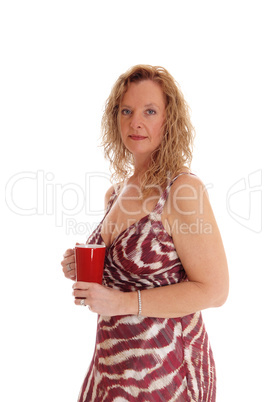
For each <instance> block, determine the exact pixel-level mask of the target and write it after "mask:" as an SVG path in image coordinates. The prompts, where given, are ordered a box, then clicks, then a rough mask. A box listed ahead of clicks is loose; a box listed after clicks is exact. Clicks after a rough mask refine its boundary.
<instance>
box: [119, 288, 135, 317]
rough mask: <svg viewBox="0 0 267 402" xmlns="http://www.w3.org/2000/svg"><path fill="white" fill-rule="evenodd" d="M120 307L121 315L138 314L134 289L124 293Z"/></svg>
mask: <svg viewBox="0 0 267 402" xmlns="http://www.w3.org/2000/svg"><path fill="white" fill-rule="evenodd" d="M121 309H122V310H123V313H122V315H128V314H130V315H138V312H139V302H138V293H137V292H136V291H134V292H125V293H124V300H122V303H121Z"/></svg>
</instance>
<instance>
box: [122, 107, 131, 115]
mask: <svg viewBox="0 0 267 402" xmlns="http://www.w3.org/2000/svg"><path fill="white" fill-rule="evenodd" d="M121 114H122V115H123V116H129V114H131V110H130V109H122V111H121Z"/></svg>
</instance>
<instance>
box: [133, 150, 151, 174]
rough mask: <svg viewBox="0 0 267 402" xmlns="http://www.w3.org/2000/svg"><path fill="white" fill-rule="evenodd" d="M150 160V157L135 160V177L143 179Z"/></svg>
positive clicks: (145, 156)
mask: <svg viewBox="0 0 267 402" xmlns="http://www.w3.org/2000/svg"><path fill="white" fill-rule="evenodd" d="M150 160H151V159H150V155H149V156H147V155H144V156H142V157H138V158H134V176H136V177H141V176H142V175H143V174H144V173H145V172H146V171H147V169H148V167H149V163H150Z"/></svg>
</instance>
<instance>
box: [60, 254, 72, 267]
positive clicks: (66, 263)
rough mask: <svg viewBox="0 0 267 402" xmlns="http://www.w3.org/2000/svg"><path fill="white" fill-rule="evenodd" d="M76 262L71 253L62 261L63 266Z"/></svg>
mask: <svg viewBox="0 0 267 402" xmlns="http://www.w3.org/2000/svg"><path fill="white" fill-rule="evenodd" d="M72 262H74V263H75V257H74V255H71V256H69V257H65V258H64V260H63V261H61V265H62V267H63V266H67V265H68V264H70V263H72Z"/></svg>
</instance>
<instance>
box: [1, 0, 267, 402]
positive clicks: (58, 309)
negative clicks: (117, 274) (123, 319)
mask: <svg viewBox="0 0 267 402" xmlns="http://www.w3.org/2000/svg"><path fill="white" fill-rule="evenodd" d="M0 36H1V48H0V55H1V63H0V68H1V77H0V79H1V88H0V96H1V122H0V124H1V127H0V128H1V138H2V141H1V142H2V146H1V158H0V160H1V229H2V230H1V245H2V248H1V279H2V280H1V292H0V296H1V300H0V306H1V351H0V352H1V366H2V368H3V369H2V370H1V373H2V374H1V384H2V385H1V390H0V399H1V401H4V402H13V401H17V400H25V401H27V402H36V401H38V402H47V401H50V402H58V401H64V402H73V401H75V400H76V399H77V395H78V392H79V388H80V386H81V383H82V381H83V378H84V375H85V372H86V370H87V367H88V365H89V362H90V357H91V355H92V352H93V347H94V340H95V323H96V316H95V315H94V314H92V313H89V311H88V310H87V309H83V308H79V307H76V306H75V305H74V303H73V298H72V289H71V286H72V283H71V282H70V281H67V280H65V278H64V277H63V274H62V272H61V265H60V261H61V260H62V254H63V252H64V251H65V250H66V249H67V248H68V247H73V246H74V244H75V242H76V241H79V242H84V241H85V240H86V238H87V236H88V235H89V232H90V228H92V227H93V226H94V224H96V223H97V222H98V221H99V220H100V219H101V216H102V206H103V196H104V193H105V191H106V190H107V188H108V187H109V181H108V176H109V169H108V165H107V163H106V162H105V161H104V159H103V154H102V150H101V148H99V134H100V120H101V115H102V111H103V107H104V102H105V100H106V98H107V96H108V95H109V92H110V89H111V86H112V85H113V83H114V82H115V80H116V79H117V77H118V75H119V74H121V73H122V72H124V71H125V70H126V69H128V68H129V67H131V66H132V65H135V64H139V63H144V64H152V65H162V66H164V67H165V68H167V69H168V70H169V72H170V73H171V74H172V75H173V76H174V77H175V78H176V80H177V81H178V82H179V83H180V85H181V88H182V91H183V93H184V95H185V98H186V99H187V101H188V103H189V104H190V106H191V109H192V121H193V124H194V125H195V128H196V132H197V138H196V145H195V152H194V155H195V156H194V163H193V171H194V172H195V173H197V175H198V176H199V177H200V178H201V179H202V180H203V182H204V183H205V184H206V185H207V187H208V189H209V194H210V199H211V202H212V205H213V208H214V211H215V215H216V217H217V220H218V224H219V227H220V229H221V233H222V237H223V240H224V244H225V248H226V252H227V256H228V262H229V270H230V276H231V289H230V295H229V298H228V301H227V303H226V304H225V305H224V306H223V307H222V308H220V309H211V310H209V311H206V312H204V318H205V322H206V326H207V329H208V332H209V337H210V341H211V344H212V348H213V352H214V356H215V359H216V365H217V375H218V398H217V401H218V402H237V401H238V402H239V401H242V402H251V401H264V400H267V399H264V398H266V393H265V387H266V384H265V383H266V379H265V375H264V371H265V364H266V357H267V356H266V333H265V328H266V325H265V320H266V268H267V267H266V257H265V249H266V222H264V218H266V216H265V212H264V210H263V205H264V204H266V158H265V155H264V148H265V147H266V145H265V144H266V142H265V137H266V134H267V125H266V92H267V85H266V84H267V82H266V71H267V63H266V36H267V28H266V15H265V2H264V1H259V0H253V1H234V0H232V1H216V0H214V1H203V0H198V1H192V0H187V1H179V0H176V1H174V0H164V1H162V0H161V1H157V0H153V1H147V0H135V1H132V2H127V1H121V0H119V1H118V0H113V1H103V0H98V1H89V0H87V1H85V0H83V1H81V0H76V1H73V0H72V1H70V0H64V1H60V0H53V1H51V0H46V1H39V0H35V1H29V0H24V1H13V0H9V1H7V0H6V1H2V2H1V6H0ZM93 175H98V176H99V178H97V177H95V176H94V177H93ZM239 190H240V191H239ZM5 191H6V200H5ZM85 206H86V207H85ZM86 209H87V210H86ZM27 214H31V215H27ZM264 239H265V243H264Z"/></svg>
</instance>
